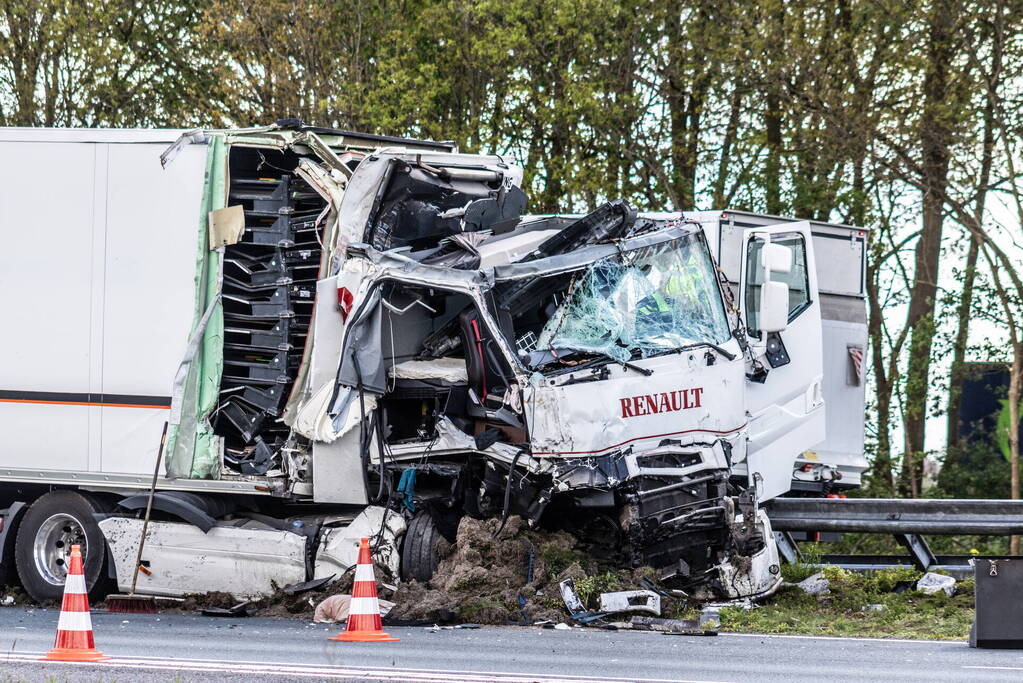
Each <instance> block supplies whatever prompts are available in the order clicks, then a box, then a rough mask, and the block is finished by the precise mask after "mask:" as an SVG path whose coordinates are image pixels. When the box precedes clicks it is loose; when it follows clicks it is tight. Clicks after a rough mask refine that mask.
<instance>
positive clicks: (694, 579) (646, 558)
mask: <svg viewBox="0 0 1023 683" xmlns="http://www.w3.org/2000/svg"><path fill="white" fill-rule="evenodd" d="M730 460H731V446H730V444H729V442H728V441H725V440H723V439H722V440H718V441H715V442H713V443H708V444H695V445H692V446H686V447H682V446H680V445H678V444H677V443H665V444H664V445H662V446H660V447H658V448H655V449H652V450H648V451H644V452H631V451H630V452H625V453H619V454H614V455H607V456H602V457H599V458H586V459H584V460H580V461H573V462H563V463H561V464H559V465H558V466H557V467H556V468H555V470H554V485H553V489H554V491H555V492H556V494H561V495H563V496H569V497H571V498H572V500H573V502H574V504H575V506H576V507H577V508H579V509H582V510H588V511H591V512H592V510H593V509H595V508H601V507H604V508H608V507H611V506H613V509H614V511H615V519H616V521H617V523H618V525H619V529H620V532H621V538H622V540H623V545H624V547H625V550H626V551H627V555H628V557H629V559H630V561H631V564H632V566H634V567H639V566H650V567H654V568H656V569H658V570H659V573H660V578H661V579H662V580H671V581H672V582H673V583H675V584H676V585H679V586H682V587H685V588H686V589H687V590H688V591H689V592H690V594H693V595H697V594H698V595H699V596H700V597H701V598H703V599H735V598H744V597H755V596H758V595H764V594H768V593H770V592H772V591H773V590H774V589H776V588H777V586H778V585H779V583H780V581H781V577H780V571H779V561H778V554H777V548H776V547H775V544H774V543H773V539H772V535H771V528H770V522H769V521H768V519H767V517H766V515H765V514H764V513H763V511H761V510H759V509H758V508H757V506H756V498H755V495H753V493H752V492H751V491H747V492H745V493H743V494H741V495H739V496H733V495H731V494H730V485H729V481H728V479H729V468H730Z"/></svg>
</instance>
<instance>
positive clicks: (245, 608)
mask: <svg viewBox="0 0 1023 683" xmlns="http://www.w3.org/2000/svg"><path fill="white" fill-rule="evenodd" d="M251 605H252V601H251V600H246V601H245V602H239V603H238V604H237V605H234V606H233V607H204V608H203V610H202V615H203V616H204V617H247V616H249V607H250V606H251Z"/></svg>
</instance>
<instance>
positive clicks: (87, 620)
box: [39, 545, 110, 662]
mask: <svg viewBox="0 0 1023 683" xmlns="http://www.w3.org/2000/svg"><path fill="white" fill-rule="evenodd" d="M39 659H40V660H50V661H55V662H102V661H106V660H108V659H110V657H104V656H103V653H102V652H100V651H99V650H97V649H96V643H95V641H93V639H92V618H91V617H90V616H89V596H88V592H87V591H86V589H85V571H83V569H82V549H81V546H77V545H73V546H71V564H70V565H69V566H68V572H67V578H66V579H65V580H64V602H63V603H62V604H61V606H60V620H59V621H58V622H57V638H56V640H55V641H54V643H53V649H52V650H50V651H49V652H47V653H46V656H45V657H40V658H39Z"/></svg>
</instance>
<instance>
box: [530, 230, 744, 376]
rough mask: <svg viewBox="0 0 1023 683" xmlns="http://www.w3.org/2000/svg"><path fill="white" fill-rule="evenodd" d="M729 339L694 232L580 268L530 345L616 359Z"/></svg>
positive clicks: (705, 258) (713, 280)
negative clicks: (561, 303) (559, 304)
mask: <svg viewBox="0 0 1023 683" xmlns="http://www.w3.org/2000/svg"><path fill="white" fill-rule="evenodd" d="M729 337H730V333H729V330H728V321H727V318H726V317H725V310H724V305H723V304H722V301H721V294H720V291H719V290H718V285H717V279H716V276H715V272H714V266H713V264H712V263H711V259H710V253H709V252H708V250H707V246H706V244H705V243H704V241H703V240H702V239H700V237H699V236H698V235H689V236H687V237H684V238H682V239H679V240H673V241H671V242H666V243H664V244H659V245H656V246H653V247H647V248H644V249H639V250H636V251H633V252H629V253H626V254H623V255H619V256H615V257H612V258H606V259H602V260H600V261H597V262H596V263H594V264H593V265H591V266H590V267H589V268H588V269H586V270H585V271H581V272H580V273H579V274H577V276H576V277H575V278H574V279H573V281H572V284H571V285H570V287H569V291H568V295H567V297H566V301H565V303H564V304H563V305H562V306H561V307H560V308H559V309H558V310H557V311H556V312H555V314H554V315H553V316H552V317H551V318H550V320H548V321H547V324H546V325H545V326H544V328H543V330H542V331H541V332H540V335H539V338H538V340H537V347H538V348H539V349H552V350H554V351H555V353H557V352H558V351H559V350H560V351H564V350H571V351H581V352H585V353H594V354H601V355H606V356H609V357H611V358H614V359H615V360H618V361H623V362H624V361H628V360H630V359H633V358H646V357H648V356H653V355H657V354H660V353H665V352H668V351H672V350H674V349H677V348H679V347H682V346H686V345H688V344H694V343H699V342H711V343H713V344H721V343H724V342H725V341H727V340H728V338H729Z"/></svg>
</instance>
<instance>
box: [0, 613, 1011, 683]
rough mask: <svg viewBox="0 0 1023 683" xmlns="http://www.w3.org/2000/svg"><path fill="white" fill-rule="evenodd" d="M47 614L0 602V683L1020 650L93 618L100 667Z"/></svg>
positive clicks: (487, 675)
mask: <svg viewBox="0 0 1023 683" xmlns="http://www.w3.org/2000/svg"><path fill="white" fill-rule="evenodd" d="M57 616H58V612H57V610H55V609H21V608H13V607H9V608H0V682H2V683H12V682H14V681H18V682H20V681H31V682H33V683H34V682H36V681H46V682H47V683H49V682H50V681H62V680H67V681H89V682H91V683H95V682H96V681H115V680H116V681H119V682H120V681H181V682H189V681H220V680H229V679H230V680H246V681H259V682H261V683H262V682H264V681H286V680H287V681H293V680H300V679H328V680H345V681H347V680H352V681H356V680H376V681H419V682H428V681H478V682H479V683H498V682H500V683H516V682H520V681H521V682H528V681H537V682H540V683H550V682H553V681H572V682H573V683H578V682H579V681H603V682H606V681H694V682H697V681H698V682H700V683H704V682H709V681H735V682H740V681H758V682H760V681H764V682H767V681H785V682H790V681H822V680H841V681H892V680H897V681H936V680H948V681H1019V680H1023V651H1009V650H975V649H971V648H969V647H967V646H966V644H965V643H960V642H938V641H908V640H878V639H867V638H814V637H802V636H754V635H738V634H722V635H720V636H717V637H693V636H666V635H662V634H659V633H649V632H646V633H644V632H635V631H617V632H613V631H599V630H589V629H573V630H570V631H556V630H545V629H539V628H519V627H504V628H484V629H479V630H440V631H431V630H430V629H426V628H390V629H388V632H389V633H391V635H394V636H397V637H399V638H401V641H400V642H397V643H369V644H355V643H338V642H329V641H327V640H326V638H327V636H330V635H333V634H335V633H336V632H337V628H336V627H327V626H324V625H320V624H312V623H309V622H304V621H290V620H277V619H255V618H250V619H221V618H210V617H200V616H189V615H180V614H130V615H124V614H106V613H93V627H94V630H95V635H96V646H97V648H98V649H100V650H102V651H103V652H104V654H107V655H109V656H111V657H112V659H111V661H109V662H104V663H102V664H95V663H89V664H54V663H52V662H39V661H36V659H35V658H36V657H39V656H41V655H42V654H43V653H44V652H45V651H46V650H48V649H49V648H50V647H52V645H53V634H54V628H55V626H56V623H57Z"/></svg>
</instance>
